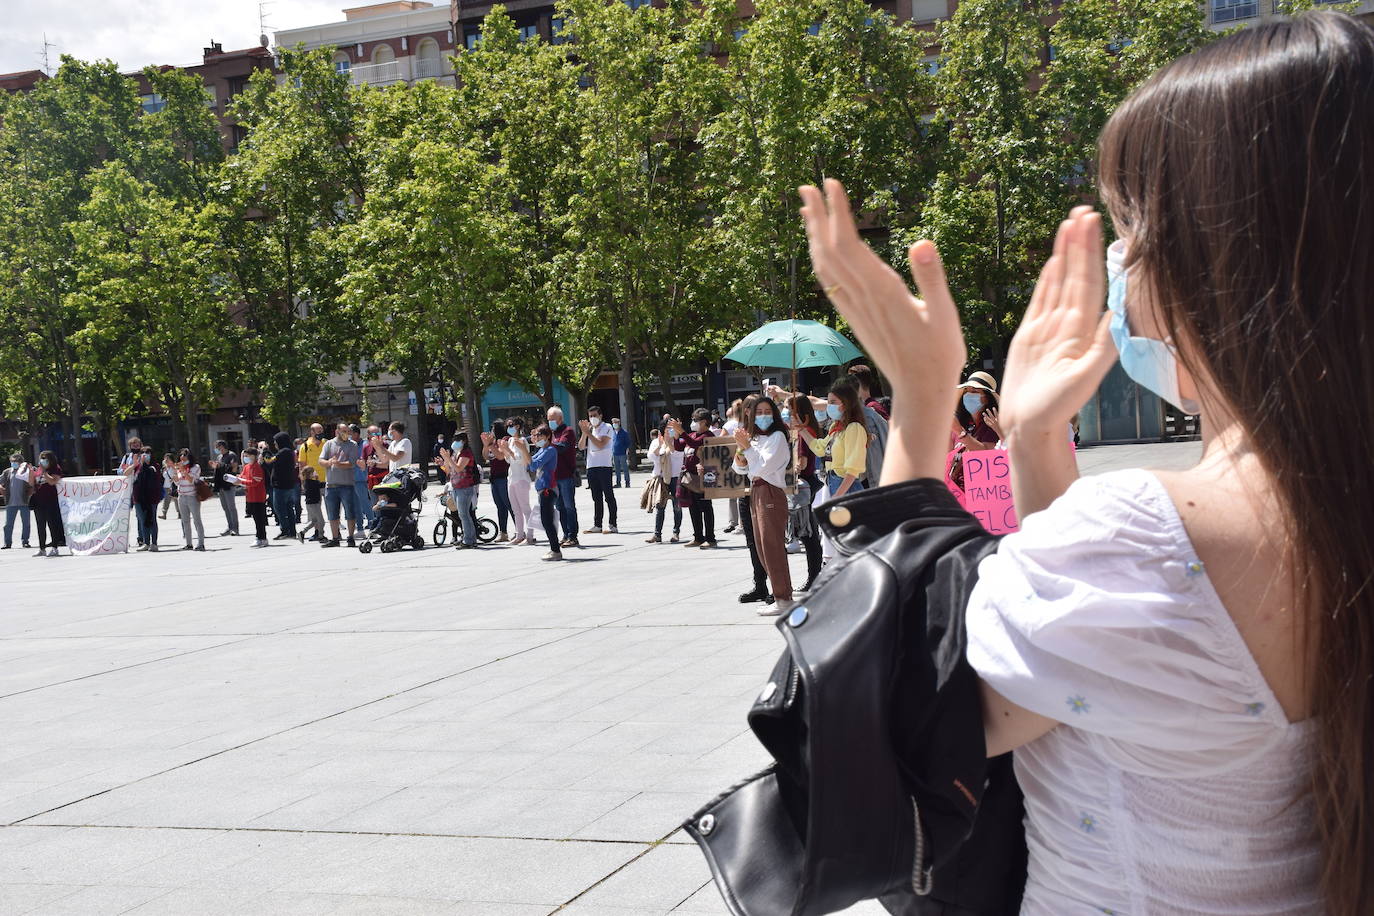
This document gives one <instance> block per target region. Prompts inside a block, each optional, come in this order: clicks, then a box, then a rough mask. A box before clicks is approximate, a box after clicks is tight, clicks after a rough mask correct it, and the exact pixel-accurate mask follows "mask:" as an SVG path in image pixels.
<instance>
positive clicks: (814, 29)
mask: <svg viewBox="0 0 1374 916" xmlns="http://www.w3.org/2000/svg"><path fill="white" fill-rule="evenodd" d="M806 34H808V35H819V34H821V24H820V23H819V22H813V23H811V24H810V25H809V26H807V27H806Z"/></svg>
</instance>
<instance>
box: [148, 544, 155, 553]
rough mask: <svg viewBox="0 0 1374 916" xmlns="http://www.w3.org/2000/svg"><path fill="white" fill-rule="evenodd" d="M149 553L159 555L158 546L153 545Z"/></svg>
mask: <svg viewBox="0 0 1374 916" xmlns="http://www.w3.org/2000/svg"><path fill="white" fill-rule="evenodd" d="M148 552H149V553H157V545H156V544H153V545H152V546H151V547H149V548H148Z"/></svg>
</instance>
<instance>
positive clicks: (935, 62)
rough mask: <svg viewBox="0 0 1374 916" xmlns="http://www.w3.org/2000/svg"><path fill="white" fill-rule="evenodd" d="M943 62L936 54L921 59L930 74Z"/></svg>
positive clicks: (935, 71) (936, 71)
mask: <svg viewBox="0 0 1374 916" xmlns="http://www.w3.org/2000/svg"><path fill="white" fill-rule="evenodd" d="M1051 60H1053V58H1051ZM941 63H942V61H941V60H940V58H938V57H934V56H932V57H925V58H922V59H921V66H922V67H924V68H925V71H926V73H927V74H929V75H930V76H934V75H935V74H937V73H939V72H940V65H941Z"/></svg>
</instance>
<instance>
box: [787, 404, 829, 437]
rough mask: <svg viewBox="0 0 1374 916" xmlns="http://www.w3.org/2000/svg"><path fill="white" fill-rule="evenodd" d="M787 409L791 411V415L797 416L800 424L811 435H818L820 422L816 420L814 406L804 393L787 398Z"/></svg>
mask: <svg viewBox="0 0 1374 916" xmlns="http://www.w3.org/2000/svg"><path fill="white" fill-rule="evenodd" d="M787 409H788V410H790V411H792V416H794V417H796V418H797V421H798V422H800V423H801V425H802V426H803V427H804V428H806V429H809V430H811V434H812V435H813V436H820V434H821V424H820V423H818V422H817V421H816V408H814V407H812V406H811V399H810V398H809V397H807V396H806V395H804V394H803V395H800V396H798V395H795V394H794V395H792V396H791V397H790V398H788V399H787Z"/></svg>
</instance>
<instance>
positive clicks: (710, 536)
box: [667, 407, 716, 550]
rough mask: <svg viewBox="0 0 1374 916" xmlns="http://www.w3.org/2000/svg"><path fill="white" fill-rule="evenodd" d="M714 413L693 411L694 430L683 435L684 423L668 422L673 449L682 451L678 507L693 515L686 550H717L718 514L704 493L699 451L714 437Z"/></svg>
mask: <svg viewBox="0 0 1374 916" xmlns="http://www.w3.org/2000/svg"><path fill="white" fill-rule="evenodd" d="M710 422H711V412H710V411H709V410H706V409H705V408H703V407H698V408H697V409H696V410H694V411H693V412H692V429H691V431H690V432H683V430H682V423H680V422H679V421H678V420H676V419H669V421H668V426H667V429H668V438H669V440H670V441H671V442H672V445H673V448H675V449H677V450H678V451H679V452H682V477H681V478H680V479H679V481H678V487H677V498H678V504H679V505H681V506H682V507H683V508H685V509H687V510H688V511H689V512H690V513H691V516H692V539H691V540H690V541H688V542H687V543H686V544H685V545H683V546H685V547H697V548H700V549H702V550H714V549H715V547H716V511H715V509H714V508H713V507H712V506H711V501H710V500H709V499H707V498H706V495H705V494H704V493H703V492H702V485H701V462H700V460H699V459H698V458H697V450H698V449H700V448H701V447H702V446H703V445H705V444H706V440H707V439H709V438H710V437H711V429H710Z"/></svg>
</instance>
